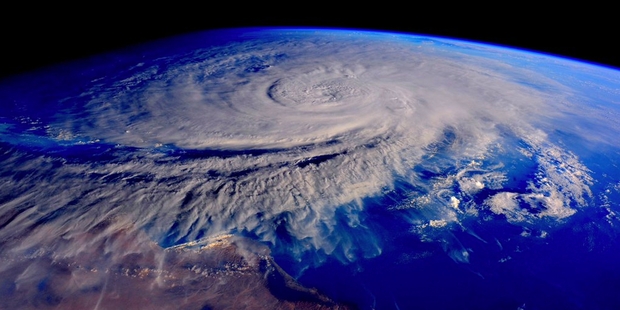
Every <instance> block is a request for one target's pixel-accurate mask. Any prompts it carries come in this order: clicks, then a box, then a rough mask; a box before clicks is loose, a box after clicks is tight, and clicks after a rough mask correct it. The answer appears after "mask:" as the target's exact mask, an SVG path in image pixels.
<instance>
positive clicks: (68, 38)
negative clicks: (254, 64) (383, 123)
mask: <svg viewBox="0 0 620 310" xmlns="http://www.w3.org/2000/svg"><path fill="white" fill-rule="evenodd" d="M293 4H294V5H295V6H291V7H290V8H288V9H287V11H286V13H280V12H279V11H277V10H274V8H272V7H271V4H268V3H267V4H265V5H261V6H257V5H255V6H254V7H251V8H248V7H242V6H241V5H240V4H239V3H238V2H234V3H233V2H230V3H229V4H226V5H224V6H221V7H219V8H211V9H208V8H205V7H204V4H203V6H202V7H193V6H182V5H176V6H170V5H168V6H165V7H155V6H151V7H148V8H146V9H137V8H132V9H128V8H127V7H124V6H112V5H110V4H105V5H103V4H102V5H97V4H96V2H93V3H91V2H88V5H87V6H86V5H85V6H84V7H77V8H76V7H57V6H54V5H47V7H36V11H33V8H32V7H29V6H30V4H23V5H22V7H21V8H12V9H9V8H5V9H4V10H2V13H0V19H1V25H0V26H1V28H0V30H1V33H0V34H1V36H0V40H1V41H0V53H1V54H0V55H1V56H2V57H1V58H0V59H1V60H0V62H1V67H0V77H2V76H7V75H11V74H15V73H19V72H24V71H29V70H33V69H35V68H38V67H41V66H45V65H49V64H53V63H58V62H62V61H66V60H70V59H76V58H81V57H86V56H88V55H92V54H97V53H101V52H105V51H108V50H114V49H117V48H121V47H123V46H130V45H133V44H137V43H140V42H147V41H150V40H153V39H157V38H163V37H167V36H173V35H175V34H181V33H186V32H191V31H199V30H204V29H214V28H229V27H243V26H296V25H298V26H320V27H346V28H361V29H376V30H388V31H390V30H393V31H401V32H413V33H419V34H429V35H439V36H446V37H454V38H462V39H469V40H476V41H483V42H489V43H496V44H501V45H508V46H514V47H521V48H526V49H531V50H539V51H543V52H547V53H552V54H558V55H563V56H568V57H573V58H578V59H584V60H588V61H590V62H596V63H601V64H606V65H609V66H615V67H620V47H617V46H616V45H617V44H618V43H617V40H616V38H617V36H618V34H617V32H618V29H620V27H619V26H618V25H617V24H616V23H614V20H615V19H616V18H613V16H612V17H610V16H609V14H611V13H610V12H614V11H613V10H612V8H604V7H596V8H593V7H590V8H569V9H568V10H566V8H563V10H564V12H560V11H557V12H556V11H546V12H541V11H539V10H537V8H536V7H526V6H524V5H522V6H521V7H519V8H513V7H509V6H504V7H503V8H491V12H492V13H488V12H487V11H482V10H481V11H476V10H473V9H471V8H449V7H447V5H443V6H444V8H441V6H442V5H441V4H440V5H439V8H435V9H434V10H430V9H428V10H422V9H420V10H411V9H410V8H408V7H394V6H387V5H386V6H384V7H380V6H378V4H375V6H373V7H363V8H360V7H354V8H351V10H348V9H338V10H333V9H332V8H330V7H329V6H325V5H324V6H321V5H318V4H317V5H314V6H312V5H308V4H307V5H303V4H302V5H300V6H299V3H291V5H293ZM240 7H241V9H243V10H242V11H239V10H240ZM438 9H442V10H449V11H450V12H449V13H451V15H445V14H440V13H441V12H442V11H440V10H438ZM471 12H475V13H471ZM589 17H593V18H594V19H593V20H589V19H588V18H589Z"/></svg>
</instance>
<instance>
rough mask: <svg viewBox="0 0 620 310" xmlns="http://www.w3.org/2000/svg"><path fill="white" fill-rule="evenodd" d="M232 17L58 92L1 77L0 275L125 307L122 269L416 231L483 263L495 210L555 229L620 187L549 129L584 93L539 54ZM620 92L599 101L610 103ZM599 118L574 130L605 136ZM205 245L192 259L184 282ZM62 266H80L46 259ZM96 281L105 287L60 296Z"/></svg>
mask: <svg viewBox="0 0 620 310" xmlns="http://www.w3.org/2000/svg"><path fill="white" fill-rule="evenodd" d="M225 34H226V35H221V36H220V38H219V39H218V40H215V41H214V40H211V41H210V40H207V39H208V38H209V35H201V36H197V37H196V38H194V39H195V40H196V41H195V42H198V43H196V45H195V46H191V49H190V48H178V49H173V50H174V53H171V52H166V53H164V52H161V53H159V54H156V53H155V54H156V55H154V54H153V53H149V52H148V51H147V49H144V50H140V49H139V50H138V51H139V52H140V51H141V53H142V54H140V53H137V54H132V55H131V56H127V57H126V58H123V59H120V60H118V64H117V65H115V67H113V68H112V69H105V70H104V69H95V70H94V71H91V72H88V73H81V71H80V70H78V69H76V68H81V67H79V66H75V67H70V69H71V68H73V69H71V70H73V71H71V70H69V71H68V72H69V73H66V74H67V76H68V77H66V79H65V80H61V82H58V83H51V82H49V83H50V86H49V88H50V89H51V88H59V89H61V90H60V91H59V92H57V93H55V94H54V95H49V96H48V94H47V93H45V92H41V93H35V94H32V93H29V92H28V88H27V87H26V88H24V90H23V92H18V93H19V96H17V95H13V94H12V93H11V94H9V92H8V91H7V89H8V88H9V87H6V88H4V89H3V92H2V98H4V99H3V103H2V104H3V106H6V107H7V109H6V110H5V112H2V113H0V162H1V163H2V165H1V167H2V168H1V170H0V184H2V186H1V187H0V244H1V246H0V255H1V259H2V261H3V263H2V267H0V273H2V274H5V275H6V276H7V279H10V281H12V282H11V283H13V284H11V285H10V287H11V289H9V291H12V292H21V293H20V294H23V296H30V297H32V296H39V295H40V294H41V293H40V292H41V291H42V290H41V284H40V283H46V284H44V286H46V285H48V286H50V287H51V286H52V284H51V283H62V287H60V288H59V287H55V288H53V289H52V288H49V289H43V291H45V292H48V290H50V291H53V297H47V299H45V300H44V301H41V302H40V304H36V303H35V304H33V305H35V306H37V305H38V306H50V307H51V306H55V305H65V306H67V305H78V304H80V302H82V303H87V301H86V300H91V301H92V303H94V305H95V308H97V307H98V306H100V305H102V303H103V304H105V303H106V301H107V302H108V303H107V305H108V306H110V305H114V303H113V302H111V301H109V299H110V297H109V296H107V295H105V293H104V292H105V291H106V289H105V288H106V287H107V286H110V287H111V286H112V283H114V282H116V283H125V282H123V281H126V282H127V283H130V282H131V281H130V280H131V279H132V277H133V278H136V277H137V278H140V279H141V280H140V281H141V282H139V283H141V284H140V285H138V286H136V288H135V289H136V290H144V291H147V292H156V291H157V290H158V289H161V288H167V289H168V287H169V285H170V281H173V282H174V281H180V283H181V284H178V286H180V287H183V285H185V284H186V283H188V282H191V281H207V282H208V281H214V280H212V279H214V278H215V279H222V277H225V276H223V275H222V274H224V273H225V271H226V270H228V271H230V272H233V271H231V270H233V269H234V272H237V273H243V270H246V271H247V270H253V269H252V268H254V267H255V265H253V263H252V262H255V261H257V260H266V261H267V262H272V263H273V260H272V258H270V257H275V258H276V260H275V262H278V261H279V259H280V260H281V265H282V266H283V267H285V268H284V269H286V272H288V273H289V274H291V275H292V276H293V277H294V278H300V277H303V275H304V274H305V273H306V272H310V271H309V270H312V269H314V268H321V266H323V265H324V264H334V263H335V264H337V265H339V266H344V267H343V268H348V267H350V266H361V265H360V264H363V262H364V261H369V260H373V259H378V258H380V257H383V256H385V255H387V254H385V253H393V252H394V248H395V247H398V246H399V245H398V240H401V239H402V238H411V240H418V241H420V242H422V243H427V244H436V245H437V246H438V248H440V249H441V251H440V252H441V253H442V254H437V253H435V252H433V253H435V254H432V255H444V256H445V257H448V258H449V259H450V260H451V261H453V262H454V264H455V265H456V266H467V265H468V264H469V263H470V260H472V259H473V258H472V257H474V256H475V255H476V251H475V250H474V249H473V248H474V247H473V246H471V245H470V244H469V243H471V242H472V241H471V240H469V239H467V238H473V239H475V240H477V241H476V242H479V243H480V244H496V243H497V244H498V246H499V247H500V248H501V247H502V243H503V242H508V241H504V239H502V238H508V237H506V236H504V235H503V236H499V235H497V236H495V235H493V234H492V233H488V231H489V230H490V229H491V227H494V226H493V225H507V226H508V227H513V229H514V230H515V232H514V236H512V237H510V238H518V237H520V238H526V237H528V236H531V235H534V236H531V237H530V238H534V237H537V238H544V237H545V236H546V235H547V234H548V233H552V232H553V231H554V230H557V229H561V227H563V225H565V224H566V223H567V222H569V221H570V220H571V219H572V218H574V217H575V216H576V214H578V213H580V212H585V211H584V210H587V209H592V208H595V207H594V206H595V205H597V203H594V202H595V201H597V199H603V200H604V199H605V197H614V196H613V195H618V192H617V191H618V188H617V187H615V189H614V191H613V192H610V191H607V193H606V194H605V193H603V192H602V190H600V189H598V187H597V186H608V188H612V189H613V188H614V187H613V182H611V181H610V182H609V184H607V185H605V184H599V185H596V183H597V181H596V177H595V176H596V172H593V170H596V169H599V168H598V167H588V166H587V165H586V164H584V161H583V160H582V158H580V156H579V155H578V153H579V152H580V151H579V150H574V149H572V148H571V147H570V145H567V143H566V139H564V140H562V139H561V138H558V137H559V133H558V131H557V130H555V129H554V127H553V126H555V125H556V124H558V123H563V124H570V123H571V122H573V121H574V120H575V119H576V117H577V116H575V114H574V113H573V112H572V111H575V110H578V109H584V108H582V107H580V102H579V100H577V99H576V98H579V94H578V93H576V92H575V91H574V90H573V89H572V88H571V87H570V85H568V84H567V83H564V82H561V81H558V80H557V79H556V77H555V76H554V74H555V73H554V74H548V72H545V71H544V70H534V69H533V68H532V65H530V63H532V62H535V61H539V58H540V57H542V56H537V55H535V54H525V53H522V52H517V51H514V50H510V49H503V50H502V53H504V54H501V55H500V56H494V57H489V55H490V54H493V55H495V54H494V53H497V51H496V50H495V49H496V48H495V47H490V46H485V45H476V44H472V43H464V42H461V41H456V40H448V39H437V38H428V37H419V36H409V35H399V34H393V35H391V34H383V33H372V32H355V31H336V30H286V29H284V30H282V29H275V30H248V31H245V32H239V33H237V32H230V33H225ZM184 40H185V39H184ZM200 40H203V41H204V43H201V42H202V41H200ZM182 42H185V41H182ZM170 44H171V45H174V44H180V43H178V42H177V43H175V42H174V41H173V42H172V43H170ZM170 49H172V47H170ZM145 55H146V56H145ZM147 56H148V57H147ZM99 61H101V60H96V61H93V63H98V62H99ZM562 65H565V64H564V63H563V64H562ZM569 65H570V64H569ZM80 74H81V75H82V76H84V75H86V77H87V78H82V79H81V80H80V81H79V82H75V81H76V76H78V75H80ZM50 76H52V75H50ZM45 78H46V79H49V80H52V79H54V78H55V79H59V78H58V76H55V75H54V76H53V77H49V76H46V77H45ZM45 81H48V80H45ZM525 81H527V82H525ZM15 83H22V84H25V82H23V81H22V82H20V81H18V82H15ZM64 83H69V84H64ZM71 83H74V84H71ZM22 84H18V85H22ZM56 84H60V86H58V85H56ZM532 85H539V86H536V87H534V86H532ZM15 89H16V88H15V87H12V88H11V91H14V90H15ZM17 89H20V88H17ZM11 100H12V101H11ZM617 110H618V109H617V107H616V109H615V110H613V111H612V112H609V111H603V110H597V109H595V108H591V109H586V110H584V111H583V113H585V114H587V115H589V119H590V120H597V119H600V120H602V119H606V117H608V116H606V115H605V114H606V113H616V115H617ZM550 119H552V120H554V121H553V123H550V122H549V120H550ZM593 122H594V123H596V121H593ZM599 126H603V127H605V128H606V130H605V131H606V132H617V130H618V125H617V124H612V123H608V124H603V123H602V122H599ZM599 130H600V129H599V128H596V127H594V126H583V127H580V128H579V129H578V128H577V127H576V126H575V127H573V126H566V129H565V130H564V131H563V132H562V134H566V135H567V136H569V137H572V139H582V140H586V139H589V140H590V141H592V139H591V137H592V136H595V135H597V134H596V132H598V131H599ZM597 136H598V135H597ZM598 137H600V136H598ZM596 144H597V145H601V146H602V147H606V148H617V147H618V143H617V142H615V141H614V140H611V139H604V138H602V139H600V140H599V141H596ZM582 153H583V152H582ZM583 154H585V153H583ZM610 175H613V173H610ZM616 178H617V175H616ZM599 182H600V181H599ZM610 186H611V187H610ZM614 193H615V194H614ZM601 195H603V196H605V195H607V196H605V197H603V196H601ZM610 195H611V196H610ZM607 199H610V198H607ZM611 199H612V200H613V198H611ZM596 208H597V210H599V209H600V207H596ZM603 210H607V211H601V212H605V215H606V216H607V218H608V219H611V218H613V216H614V214H615V213H613V212H612V210H611V209H610V208H608V209H604V208H603ZM498 223H499V224H498ZM462 235H467V236H469V237H463V236H462ZM218 244H219V245H221V244H229V245H230V244H234V248H235V250H234V251H236V252H235V253H237V254H234V255H237V256H234V257H236V258H234V257H233V258H230V257H229V256H223V254H217V253H218V252H209V249H210V248H214V247H217V246H218ZM197 246H201V247H200V249H202V251H201V252H196V251H193V250H191V249H192V248H193V247H194V248H195V247H197ZM213 253H216V254H213ZM200 255H202V256H205V257H208V258H205V257H202V256H201V258H195V257H198V256H200ZM217 255H222V256H217ZM230 255H233V254H230ZM415 255H417V256H415ZM415 255H414V256H415V257H418V258H420V257H424V256H425V255H430V254H429V252H424V251H419V252H418V253H417V254H415ZM171 257H174V258H171ZM214 257H215V258H214ZM217 257H220V260H219V261H235V260H240V261H243V262H242V263H238V264H237V265H234V264H233V265H230V266H232V267H230V266H229V267H222V266H221V265H218V266H219V267H218V268H220V269H218V270H220V271H221V272H222V274H218V273H217V272H216V271H213V270H212V271H209V272H207V271H206V270H207V269H208V268H207V267H203V268H202V269H201V270H202V271H201V270H200V268H199V267H198V266H199V263H196V262H204V261H213V264H215V265H217V264H219V263H217V262H218V258H217ZM408 257H412V256H408ZM401 258H402V257H401ZM503 259H510V258H507V257H504V258H503ZM188 260H195V261H194V263H192V264H194V265H192V266H193V267H191V270H192V273H190V274H191V276H188V275H185V276H178V277H176V278H175V274H174V273H175V271H174V268H177V267H175V266H180V264H182V262H183V261H188ZM171 261H174V263H171ZM409 261H415V259H410V260H409ZM244 264H245V265H244ZM273 264H275V263H273ZM54 265H62V268H63V269H62V270H64V271H57V272H56V273H54V272H49V271H47V272H46V271H45V270H50V268H52V267H48V266H54ZM145 266H147V267H145ZM243 266H245V267H243ZM253 266H254V267H253ZM261 266H262V267H260V268H263V269H261V270H264V268H265V267H264V266H263V265H261ZM274 266H277V265H274ZM242 267H243V268H246V269H243V268H242ZM54 268H56V267H54ZM179 268H180V267H179ZM187 268H190V267H187ZM209 268H211V267H209ZM222 268H224V269H222ZM226 268H228V269H226ZM256 268H259V267H256ZM260 268H259V269H260ZM273 268H276V269H278V270H279V268H280V267H273ZM463 268H466V269H467V268H469V267H463ZM472 269H475V268H473V267H472ZM52 270H55V269H53V268H52ZM196 270H198V271H196ZM214 270H215V269H214ZM141 271H142V272H143V274H142V275H140V272H141ZM282 272H284V271H282ZM360 272H361V271H360ZM248 273H249V271H248ZM473 273H476V274H479V275H480V276H481V277H483V274H481V273H480V272H479V271H477V270H474V271H473ZM84 274H85V276H84ZM167 277H168V278H167ZM201 277H202V278H201ZM203 278H204V279H203ZM46 279H47V281H48V282H45V281H46ZM122 279H126V280H122ZM167 279H168V280H167ZM200 279H203V280H200ZM205 279H207V280H205ZM209 279H211V280H209ZM7 281H9V280H7ZM166 281H168V282H166ZM257 281H258V280H257ZM36 283H39V284H38V285H39V286H38V287H39V289H37V288H36V287H37V284H36ZM175 283H176V282H175ZM183 283H185V284H183ZM192 283H193V282H192ZM208 283H211V282H208ZM117 285H119V287H120V285H121V284H117ZM123 285H124V284H123ZM127 285H129V284H127ZM132 285H135V284H132ZM209 285H211V284H209ZM221 285H224V284H220V286H221ZM172 286H175V285H172ZM172 286H170V287H172ZM95 288H97V289H95ZM37 290H38V293H37ZM88 290H92V291H93V292H92V294H91V295H92V296H91V295H89V293H84V292H86V291H88ZM109 290H110V289H108V291H109ZM24 292H25V293H24ZM78 292H82V293H83V294H85V296H90V297H84V300H77V301H76V300H74V299H75V298H79V297H74V299H67V300H73V301H71V302H70V303H63V302H67V301H66V300H65V298H69V297H67V296H71V295H72V294H73V295H76V294H78ZM166 292H168V293H170V292H169V291H166ZM168 293H166V294H168ZM50 294H51V293H50ZM170 294H172V293H170ZM175 294H176V293H175ZM308 294H309V293H308ZM153 295H155V293H153ZM173 295H174V294H173ZM276 295H277V294H276ZM328 295H329V294H328ZM93 296H94V297H93ZM162 296H170V295H165V294H164V295H162ZM174 296H177V295H174ZM179 296H180V295H179ZM216 296H217V294H215V295H213V296H211V297H209V296H207V297H205V296H202V297H201V298H207V300H210V301H211V302H214V301H213V300H215V298H216ZM177 297H178V296H177ZM33 298H34V297H33ZM49 298H51V301H50V300H49ZM167 298H168V297H167ZM169 298H170V299H167V300H168V301H170V300H174V298H172V297H169ZM179 298H180V297H179ZM313 298H319V297H313ZM321 298H323V297H321ZM156 299H157V298H156ZM319 299H320V298H319ZM336 299H337V298H336ZM63 300H64V301H63ZM163 300H164V299H161V300H160V301H159V302H164V301H163ZM185 300H186V301H187V297H186V299H185ZM321 300H323V299H321ZM325 300H327V299H325ZM126 301H127V300H125V302H126ZM323 302H325V301H324V300H323ZM155 304H156V303H155ZM91 305H92V304H91ZM135 305H136V307H139V304H135ZM159 305H160V306H163V304H159ZM216 305H217V303H216ZM219 305H220V306H222V305H221V304H219ZM274 305H275V304H274ZM358 306H359V305H358ZM171 307H172V306H171ZM222 307H223V306H222ZM232 307H238V308H243V307H241V306H240V305H239V304H237V306H234V305H233V306H232ZM274 307H275V306H274ZM216 308H218V306H216ZM250 308H251V307H250Z"/></svg>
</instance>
